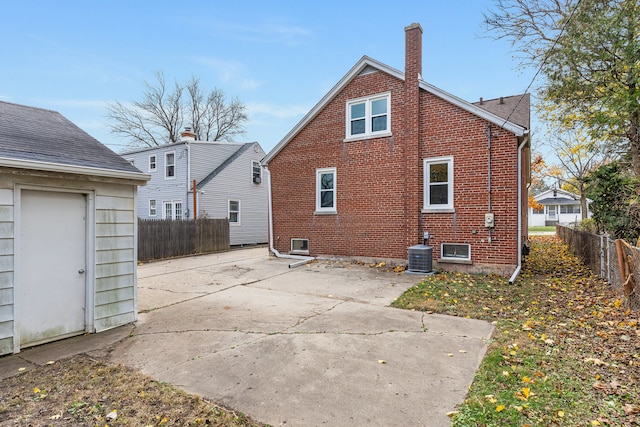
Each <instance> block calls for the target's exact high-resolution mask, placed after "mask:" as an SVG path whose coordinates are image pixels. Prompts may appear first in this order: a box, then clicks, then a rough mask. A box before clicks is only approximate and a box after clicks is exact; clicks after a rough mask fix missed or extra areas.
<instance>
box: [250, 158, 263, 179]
mask: <svg viewBox="0 0 640 427" xmlns="http://www.w3.org/2000/svg"><path fill="white" fill-rule="evenodd" d="M254 163H256V164H257V165H258V169H259V170H260V182H255V181H254V180H253V164H254ZM251 182H252V183H253V184H255V185H262V165H261V164H260V161H259V160H251Z"/></svg>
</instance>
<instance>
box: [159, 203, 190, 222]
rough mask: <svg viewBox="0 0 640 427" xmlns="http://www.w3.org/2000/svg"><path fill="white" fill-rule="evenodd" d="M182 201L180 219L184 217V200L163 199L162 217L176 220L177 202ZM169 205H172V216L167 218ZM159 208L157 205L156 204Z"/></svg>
mask: <svg viewBox="0 0 640 427" xmlns="http://www.w3.org/2000/svg"><path fill="white" fill-rule="evenodd" d="M178 203H180V205H181V210H182V212H181V217H180V219H184V201H183V200H163V201H162V219H171V220H175V219H177V218H176V204H178ZM167 205H169V206H171V218H167ZM156 209H157V206H156Z"/></svg>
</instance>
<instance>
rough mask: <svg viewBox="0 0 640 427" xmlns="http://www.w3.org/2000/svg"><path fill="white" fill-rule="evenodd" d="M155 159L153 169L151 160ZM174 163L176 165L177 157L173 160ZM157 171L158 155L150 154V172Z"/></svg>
mask: <svg viewBox="0 0 640 427" xmlns="http://www.w3.org/2000/svg"><path fill="white" fill-rule="evenodd" d="M152 157H153V167H151V165H152V163H151V158H152ZM173 159H174V160H173V161H174V163H175V157H174V158H173ZM156 170H158V156H157V155H156V154H149V172H155V171H156ZM173 170H174V172H175V166H174V169H173Z"/></svg>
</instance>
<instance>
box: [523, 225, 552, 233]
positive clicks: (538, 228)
mask: <svg viewBox="0 0 640 427" xmlns="http://www.w3.org/2000/svg"><path fill="white" fill-rule="evenodd" d="M543 231H544V232H548V231H552V232H555V231H556V227H555V226H553V225H552V226H541V225H539V226H535V227H529V233H531V232H534V233H535V232H538V233H539V232H543Z"/></svg>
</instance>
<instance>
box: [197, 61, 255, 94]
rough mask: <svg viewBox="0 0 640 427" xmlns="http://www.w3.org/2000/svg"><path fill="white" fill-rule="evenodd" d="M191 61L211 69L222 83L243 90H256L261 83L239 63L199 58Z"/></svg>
mask: <svg viewBox="0 0 640 427" xmlns="http://www.w3.org/2000/svg"><path fill="white" fill-rule="evenodd" d="M193 60H194V61H195V62H197V63H199V64H202V65H205V66H207V67H210V68H212V69H213V70H214V71H215V72H216V73H217V74H218V77H219V78H220V80H221V81H222V83H231V84H234V85H236V86H238V87H240V88H241V89H244V90H250V91H251V90H256V89H257V88H259V87H260V86H261V85H262V83H261V82H259V81H258V80H255V79H252V78H251V77H250V76H249V70H248V68H247V66H246V65H245V64H243V63H241V62H238V61H233V60H226V59H220V58H213V57H206V56H199V57H194V58H193Z"/></svg>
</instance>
